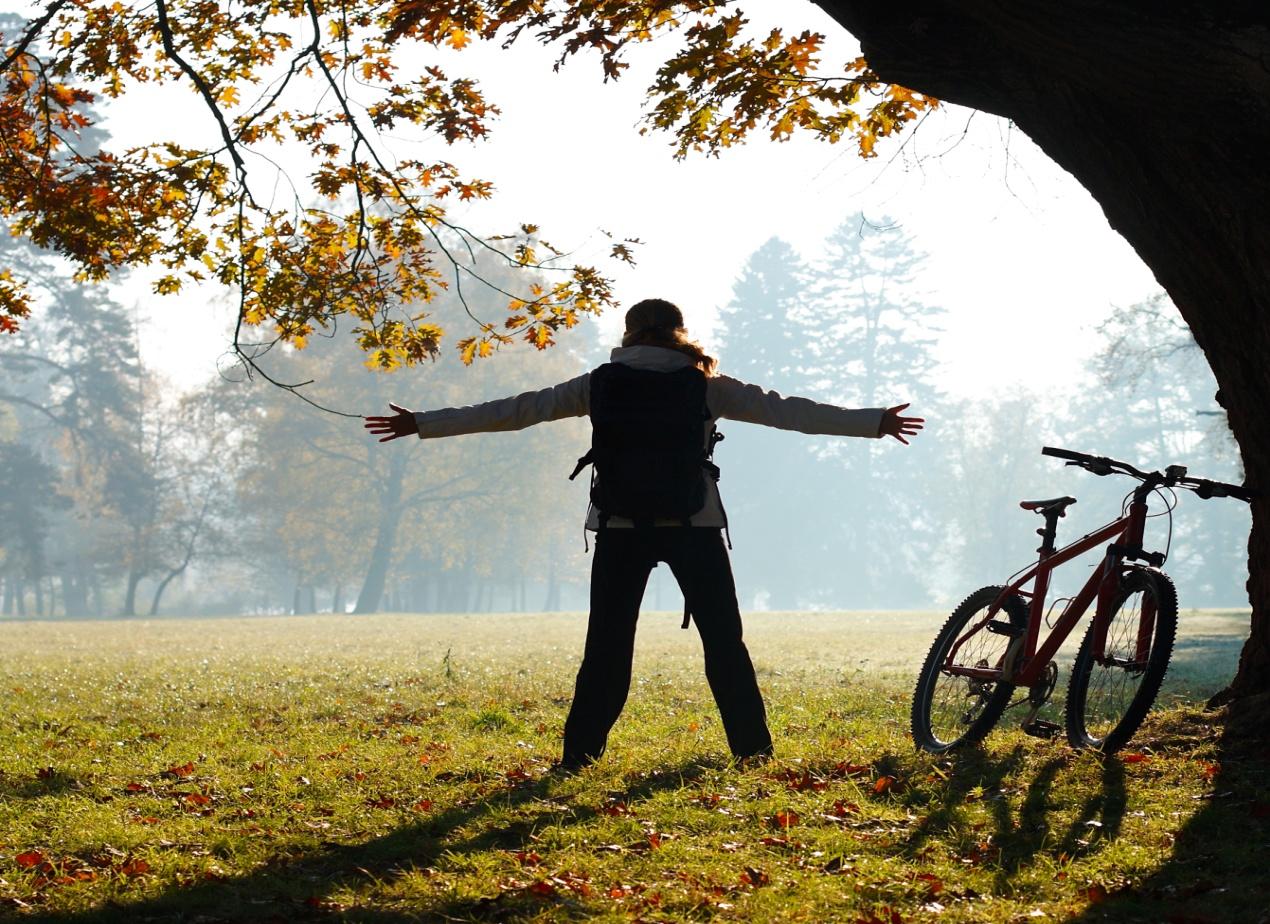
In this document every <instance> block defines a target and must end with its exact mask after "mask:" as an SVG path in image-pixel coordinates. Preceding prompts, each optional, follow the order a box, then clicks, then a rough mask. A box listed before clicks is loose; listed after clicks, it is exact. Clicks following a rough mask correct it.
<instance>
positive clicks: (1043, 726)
mask: <svg viewBox="0 0 1270 924" xmlns="http://www.w3.org/2000/svg"><path fill="white" fill-rule="evenodd" d="M1062 733H1063V726H1061V725H1056V724H1055V723H1053V722H1046V721H1045V720H1043V719H1033V720H1032V721H1031V722H1028V723H1027V724H1026V725H1024V726H1023V734H1025V735H1031V736H1032V737H1033V738H1047V739H1051V738H1057V737H1058V736H1059V735H1061V734H1062Z"/></svg>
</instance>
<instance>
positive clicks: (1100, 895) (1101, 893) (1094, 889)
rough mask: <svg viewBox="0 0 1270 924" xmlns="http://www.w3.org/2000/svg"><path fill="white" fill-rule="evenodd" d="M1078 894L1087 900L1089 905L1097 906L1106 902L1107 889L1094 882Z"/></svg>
mask: <svg viewBox="0 0 1270 924" xmlns="http://www.w3.org/2000/svg"><path fill="white" fill-rule="evenodd" d="M1080 894H1081V895H1083V896H1084V897H1085V898H1086V899H1088V900H1089V903H1090V904H1091V905H1097V904H1099V903H1100V902H1105V901H1106V900H1107V887H1106V886H1105V885H1103V884H1102V883H1101V882H1095V883H1094V884H1093V885H1091V886H1089V887H1088V888H1087V889H1085V890H1084V891H1082V892H1081V893H1080Z"/></svg>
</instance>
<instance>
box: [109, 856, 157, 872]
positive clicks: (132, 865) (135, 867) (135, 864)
mask: <svg viewBox="0 0 1270 924" xmlns="http://www.w3.org/2000/svg"><path fill="white" fill-rule="evenodd" d="M115 872H117V873H119V875H121V876H140V875H141V874H142V873H148V872H150V864H149V863H147V862H146V861H145V860H140V859H132V860H125V861H124V862H123V863H120V864H119V865H118V866H116V867H115Z"/></svg>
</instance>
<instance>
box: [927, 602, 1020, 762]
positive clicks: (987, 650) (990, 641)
mask: <svg viewBox="0 0 1270 924" xmlns="http://www.w3.org/2000/svg"><path fill="white" fill-rule="evenodd" d="M1003 589H1004V588H1001V587H981V588H979V589H978V590H976V591H975V592H974V593H972V594H971V595H970V596H968V597H967V598H966V599H965V600H963V601H962V602H961V605H960V606H958V607H957V608H956V609H955V610H953V614H952V615H951V616H949V617H948V621H947V622H946V623H944V627H943V628H942V629H940V630H939V635H937V636H936V637H935V642H934V644H932V645H931V647H930V652H929V653H928V654H927V655H926V662H925V663H924V664H923V665H922V672H921V673H920V674H919V675H918V677H917V688H916V689H915V690H914V691H913V711H912V717H911V721H912V729H913V743H914V744H915V745H917V746H918V747H919V748H921V749H922V750H924V751H930V752H932V753H934V754H940V753H942V752H944V751H950V750H952V749H953V748H956V747H960V746H962V745H965V744H972V743H974V742H976V741H978V740H980V739H981V738H983V736H984V735H986V734H987V733H988V732H989V731H991V730H992V726H993V725H995V724H996V723H997V720H998V719H999V718H1001V713H1002V712H1004V711H1005V707H1006V706H1007V705H1008V704H1009V702H1010V694H1011V693H1012V692H1013V691H1014V684H1011V683H1005V682H1003V681H1000V680H985V679H981V678H976V677H967V676H965V675H963V674H957V673H950V672H949V667H950V666H951V667H953V668H958V667H967V668H980V669H987V670H997V669H1000V667H1001V665H1002V663H1003V662H1004V660H1005V655H1006V652H1007V651H1008V650H1009V647H1010V644H1011V643H1012V642H1013V641H1014V640H1015V638H1016V637H1018V636H1020V635H1021V633H1022V630H1023V627H1024V626H1025V625H1026V624H1027V607H1026V605H1025V604H1024V603H1023V600H1022V598H1020V597H1018V596H1015V595H1011V596H1009V597H1007V598H1006V599H1005V602H1004V603H1003V604H1002V606H1001V609H1000V611H999V612H998V613H997V615H996V616H995V617H994V618H993V619H992V621H991V622H990V623H987V624H986V625H984V626H983V627H981V628H980V629H978V630H977V631H976V632H975V633H974V634H973V635H971V636H969V637H968V638H966V639H965V641H964V642H962V644H961V646H960V647H959V648H958V649H957V652H956V655H955V656H954V658H953V663H952V665H949V664H948V654H949V652H951V651H952V649H953V646H954V645H955V644H956V643H957V640H958V639H960V638H961V637H962V636H963V635H965V634H966V632H967V631H968V630H969V629H970V628H971V627H973V626H975V625H976V624H977V623H979V622H982V621H983V620H984V617H985V616H986V615H987V612H988V607H990V606H991V605H992V603H993V601H995V600H996V599H997V597H999V596H1000V595H1001V591H1002V590H1003ZM994 630H995V631H994Z"/></svg>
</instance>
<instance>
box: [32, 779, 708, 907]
mask: <svg viewBox="0 0 1270 924" xmlns="http://www.w3.org/2000/svg"><path fill="white" fill-rule="evenodd" d="M722 766H724V764H723V762H716V761H711V760H700V759H698V760H691V761H686V762H684V763H681V764H677V765H674V766H669V767H664V768H661V769H659V770H655V771H654V772H652V773H650V774H648V775H647V776H645V777H642V778H640V779H638V780H636V781H635V782H633V783H630V784H629V785H627V786H626V787H625V788H623V789H621V790H618V791H615V792H613V793H610V798H611V799H615V800H618V801H622V802H624V803H626V804H627V805H633V804H636V803H638V802H641V801H643V800H645V799H648V798H650V797H651V796H653V795H654V794H655V793H657V792H660V791H663V790H670V789H678V788H681V787H682V786H684V785H687V784H690V783H691V782H693V781H694V780H696V779H698V778H699V777H701V776H702V775H704V774H706V773H707V772H710V771H712V770H717V769H719V768H721V767H722ZM565 782H566V781H565V780H564V779H563V778H560V777H554V776H548V777H543V778H539V779H535V780H532V781H524V782H520V783H517V784H514V785H511V786H509V787H507V788H502V789H500V790H498V791H497V792H494V793H489V794H487V795H485V796H483V797H482V798H481V799H480V800H478V801H476V802H474V803H473V804H470V805H464V806H455V807H454V808H450V809H446V810H443V811H441V812H439V813H437V814H435V815H432V816H429V817H427V818H424V819H420V820H419V821H417V822H414V823H411V824H408V825H404V826H402V827H400V828H397V829H395V830H393V831H392V832H391V833H389V834H386V835H384V836H382V837H378V838H374V839H372V840H370V841H366V842H364V843H360V844H338V843H324V844H322V845H320V846H319V847H318V848H317V849H315V850H311V851H309V852H307V853H305V854H303V855H301V856H299V857H280V858H276V859H274V860H273V861H271V862H269V863H267V864H266V865H265V866H263V867H261V868H260V869H258V870H257V871H255V872H253V873H251V874H249V875H246V876H238V877H234V878H228V879H222V880H206V881H201V882H198V883H196V884H191V885H174V886H172V887H171V888H169V889H168V890H167V891H166V892H164V893H163V894H161V895H158V896H155V897H152V898H148V899H145V900H142V901H138V902H128V903H127V905H126V906H125V905H107V906H106V907H98V908H95V909H91V910H84V911H64V912H44V913H39V912H36V913H34V914H26V915H24V916H23V919H24V920H28V921H39V922H46V924H115V922H118V921H119V920H121V919H122V918H124V917H127V918H130V919H133V920H137V921H146V920H162V921H199V922H208V924H210V922H220V921H248V920H249V921H280V922H287V921H296V920H307V919H312V918H318V917H321V918H325V919H329V918H330V916H331V911H332V910H333V909H332V903H330V902H328V901H327V900H326V897H327V896H331V895H333V894H337V893H339V891H340V890H341V889H344V888H346V887H349V888H352V887H356V886H358V885H361V884H364V883H365V882H366V881H367V880H371V881H375V882H377V883H379V884H380V885H383V884H385V883H387V884H391V883H393V882H395V881H397V880H399V879H400V878H401V877H403V876H405V875H408V874H411V873H415V872H419V871H426V870H427V868H428V867H429V866H431V864H433V863H435V862H437V861H439V860H440V859H441V858H442V856H443V855H458V856H464V855H470V854H475V853H480V852H482V851H486V850H490V849H506V850H524V849H528V848H529V847H530V846H531V845H532V843H533V840H532V836H533V833H534V832H535V831H539V830H542V829H543V828H544V827H547V826H561V827H565V826H570V825H575V824H581V823H585V822H587V821H589V820H591V819H594V818H595V817H596V816H597V815H598V814H599V813H600V811H601V809H599V808H595V807H591V806H579V805H569V804H567V803H565V802H561V801H556V798H555V795H556V793H557V791H558V790H559V789H560V788H561V787H562V786H564V785H565ZM532 803H539V804H540V805H541V808H540V810H538V811H535V812H533V813H532V814H530V815H528V816H521V817H518V818H517V819H516V820H515V821H513V822H511V823H510V824H506V825H503V826H498V827H486V828H481V829H479V830H477V831H476V832H474V833H472V834H470V835H469V836H467V837H459V838H455V837H454V835H455V833H456V832H458V831H460V830H462V829H465V828H468V827H469V826H479V823H480V821H481V819H482V818H484V817H487V816H490V815H492V814H494V813H502V812H506V811H507V810H508V809H509V808H523V807H524V806H526V805H528V804H532ZM527 899H528V897H527V896H519V897H518V896H516V895H506V896H504V895H500V896H499V897H498V898H495V899H492V900H491V899H466V898H464V899H455V900H452V901H451V902H448V903H447V904H446V905H445V906H444V907H434V908H417V907H416V908H412V909H411V910H408V911H407V910H403V911H401V912H397V911H393V910H384V909H374V910H371V909H356V912H355V913H354V912H352V911H350V912H349V914H350V915H351V916H352V917H354V918H355V919H356V920H359V921H373V922H397V921H402V922H404V921H419V920H421V919H422V920H453V919H459V920H489V919H491V915H493V919H497V920H514V919H515V915H514V914H513V912H514V911H515V910H516V906H517V905H518V904H519V902H521V901H525V908H526V911H530V910H532V909H537V912H538V913H540V912H541V910H542V902H541V900H540V899H534V900H532V901H528V900H527ZM336 904H337V903H336ZM557 905H558V906H559V908H560V909H561V910H562V911H563V913H565V915H566V916H568V917H574V916H575V914H576V916H578V917H582V916H585V913H586V909H584V908H583V907H582V906H581V905H577V904H574V903H572V902H571V901H570V899H569V897H568V896H567V895H566V896H560V897H559V899H558V901H557ZM509 915H510V917H509Z"/></svg>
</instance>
